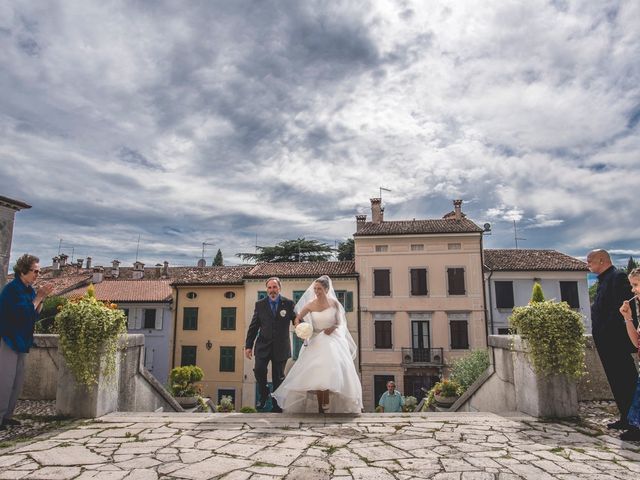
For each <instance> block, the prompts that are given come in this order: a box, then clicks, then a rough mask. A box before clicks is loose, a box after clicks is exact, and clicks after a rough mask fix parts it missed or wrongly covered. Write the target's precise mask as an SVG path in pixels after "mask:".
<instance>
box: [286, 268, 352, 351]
mask: <svg viewBox="0 0 640 480" xmlns="http://www.w3.org/2000/svg"><path fill="white" fill-rule="evenodd" d="M317 280H325V281H327V282H328V283H329V291H328V292H327V297H329V298H330V299H331V300H334V301H335V304H336V305H337V306H338V325H337V328H336V329H335V330H334V332H333V333H332V335H338V336H339V337H340V338H342V339H343V340H344V341H345V342H347V346H348V347H349V352H350V353H351V358H353V359H355V358H356V355H357V354H358V347H357V346H356V342H354V341H353V337H352V336H351V333H350V332H349V327H348V325H347V317H346V315H345V311H344V307H343V306H342V304H341V303H340V301H339V300H338V297H337V296H336V292H335V290H334V289H333V282H332V281H331V278H329V276H328V275H322V276H321V277H320V278H318V279H317ZM317 280H314V281H313V282H311V285H309V288H307V290H306V291H305V292H304V294H303V295H302V297H300V300H298V303H296V306H295V309H294V311H295V312H296V313H299V312H300V311H302V309H303V308H304V306H305V305H306V304H308V303H310V302H312V301H313V300H315V298H316V293H315V292H314V291H313V285H314V284H315V283H316V281H317ZM303 320H304V321H305V322H307V323H310V324H311V325H313V322H312V319H311V314H310V313H307V314H306V315H305V317H304V319H303Z"/></svg>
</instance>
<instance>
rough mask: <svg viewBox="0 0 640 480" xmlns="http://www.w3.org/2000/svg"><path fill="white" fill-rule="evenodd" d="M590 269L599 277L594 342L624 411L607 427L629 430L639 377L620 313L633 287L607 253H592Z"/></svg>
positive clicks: (597, 251)
mask: <svg viewBox="0 0 640 480" xmlns="http://www.w3.org/2000/svg"><path fill="white" fill-rule="evenodd" d="M587 266H588V267H589V270H591V271H592V272H593V273H595V274H597V275H598V291H597V293H596V298H595V300H594V301H593V304H592V305H591V323H592V331H593V341H594V343H595V345H596V349H597V350H598V355H599V356H600V360H601V361H602V366H603V367H604V371H605V373H606V375H607V380H608V381H609V385H610V386H611V391H612V393H613V398H614V399H615V401H616V405H617V406H618V410H619V411H620V419H619V420H617V421H615V422H613V423H610V424H609V425H607V426H608V427H609V428H615V429H629V428H630V427H629V424H628V423H627V413H628V411H629V407H630V406H631V401H632V399H633V394H634V391H635V383H636V380H637V377H638V372H637V371H636V367H635V364H634V360H633V357H632V356H631V353H633V352H635V351H636V346H635V345H633V344H632V343H631V341H630V340H629V336H628V335H627V330H626V326H625V323H624V318H623V317H622V315H621V314H620V311H619V310H620V306H621V305H622V302H624V301H625V300H628V299H629V298H631V297H632V296H633V293H632V292H631V285H630V284H629V280H628V278H627V276H626V275H625V274H624V272H622V271H620V270H618V269H616V267H614V266H613V265H612V263H611V257H610V256H609V253H608V252H607V251H605V250H593V251H591V252H589V255H587Z"/></svg>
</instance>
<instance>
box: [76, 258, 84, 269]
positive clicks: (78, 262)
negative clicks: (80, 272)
mask: <svg viewBox="0 0 640 480" xmlns="http://www.w3.org/2000/svg"><path fill="white" fill-rule="evenodd" d="M83 263H84V258H79V259H77V260H76V265H77V266H78V269H81V268H82V264H83Z"/></svg>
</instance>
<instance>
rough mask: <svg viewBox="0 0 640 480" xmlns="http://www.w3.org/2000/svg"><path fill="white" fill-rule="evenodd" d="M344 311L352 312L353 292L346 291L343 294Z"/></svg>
mask: <svg viewBox="0 0 640 480" xmlns="http://www.w3.org/2000/svg"><path fill="white" fill-rule="evenodd" d="M344 310H345V312H353V292H347V293H346V294H345V296H344Z"/></svg>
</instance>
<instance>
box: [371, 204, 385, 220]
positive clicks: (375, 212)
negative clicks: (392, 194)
mask: <svg viewBox="0 0 640 480" xmlns="http://www.w3.org/2000/svg"><path fill="white" fill-rule="evenodd" d="M383 215H384V208H382V199H381V198H372V199H371V222H372V223H382V222H383V221H384V220H383Z"/></svg>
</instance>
